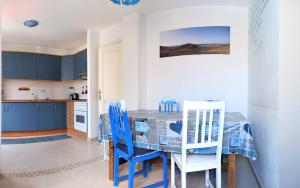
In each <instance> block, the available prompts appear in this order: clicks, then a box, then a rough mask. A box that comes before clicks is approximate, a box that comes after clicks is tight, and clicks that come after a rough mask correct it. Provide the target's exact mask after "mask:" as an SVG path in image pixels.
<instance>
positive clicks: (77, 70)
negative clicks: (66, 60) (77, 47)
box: [74, 53, 81, 80]
mask: <svg viewBox="0 0 300 188" xmlns="http://www.w3.org/2000/svg"><path fill="white" fill-rule="evenodd" d="M80 59H81V58H80V53H77V54H75V55H74V79H75V80H78V79H79V78H80V69H81V64H80Z"/></svg>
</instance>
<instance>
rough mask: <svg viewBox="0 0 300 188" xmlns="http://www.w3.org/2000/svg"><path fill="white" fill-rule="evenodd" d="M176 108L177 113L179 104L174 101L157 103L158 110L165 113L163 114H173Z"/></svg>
mask: <svg viewBox="0 0 300 188" xmlns="http://www.w3.org/2000/svg"><path fill="white" fill-rule="evenodd" d="M175 108H176V111H177V112H179V104H178V103H177V101H176V100H161V101H160V102H159V108H158V110H159V111H160V112H161V111H165V112H174V110H175Z"/></svg>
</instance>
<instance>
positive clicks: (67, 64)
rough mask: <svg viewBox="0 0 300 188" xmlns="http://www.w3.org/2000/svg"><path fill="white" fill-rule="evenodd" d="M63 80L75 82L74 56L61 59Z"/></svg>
mask: <svg viewBox="0 0 300 188" xmlns="http://www.w3.org/2000/svg"><path fill="white" fill-rule="evenodd" d="M61 80H74V56H73V55H69V56H63V57H62V58H61Z"/></svg>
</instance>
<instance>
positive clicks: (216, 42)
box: [160, 26, 230, 58]
mask: <svg viewBox="0 0 300 188" xmlns="http://www.w3.org/2000/svg"><path fill="white" fill-rule="evenodd" d="M201 54H230V27H227V26H207V27H191V28H182V29H176V30H169V31H163V32H161V33H160V57H161V58H164V57H171V56H181V55H201Z"/></svg>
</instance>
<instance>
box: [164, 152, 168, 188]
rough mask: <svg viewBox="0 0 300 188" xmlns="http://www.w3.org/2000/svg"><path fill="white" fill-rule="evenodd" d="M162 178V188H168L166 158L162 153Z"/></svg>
mask: <svg viewBox="0 0 300 188" xmlns="http://www.w3.org/2000/svg"><path fill="white" fill-rule="evenodd" d="M163 165H164V166H163V176H164V188H168V182H169V181H168V156H167V154H166V153H163Z"/></svg>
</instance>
